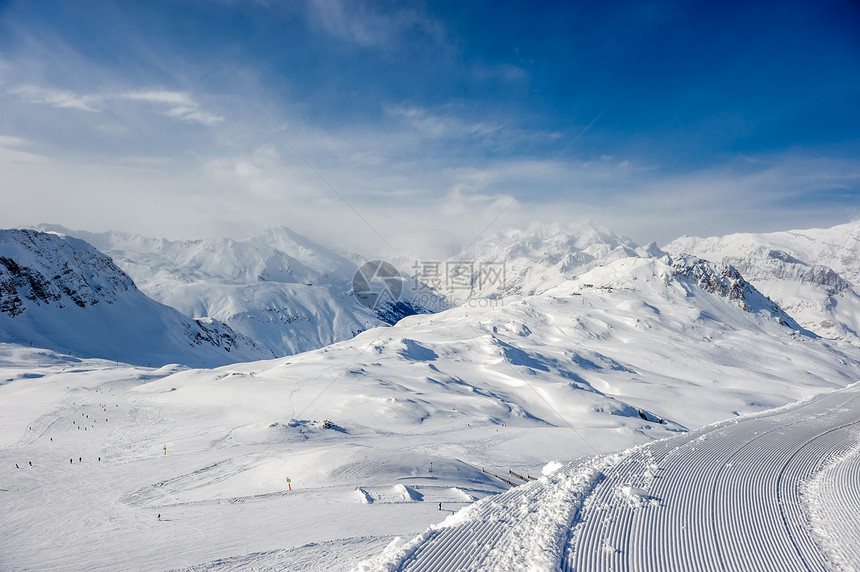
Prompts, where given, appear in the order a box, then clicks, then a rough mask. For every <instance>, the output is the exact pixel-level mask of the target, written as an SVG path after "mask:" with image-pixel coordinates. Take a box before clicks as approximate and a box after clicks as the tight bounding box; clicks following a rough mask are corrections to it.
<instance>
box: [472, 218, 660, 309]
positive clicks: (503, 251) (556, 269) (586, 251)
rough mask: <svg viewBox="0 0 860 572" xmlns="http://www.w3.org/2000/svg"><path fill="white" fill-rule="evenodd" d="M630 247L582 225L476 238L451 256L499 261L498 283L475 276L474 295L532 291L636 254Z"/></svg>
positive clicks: (479, 262) (478, 261)
mask: <svg viewBox="0 0 860 572" xmlns="http://www.w3.org/2000/svg"><path fill="white" fill-rule="evenodd" d="M655 247H656V245H655ZM636 249H637V245H636V244H635V243H633V242H632V241H630V240H627V239H624V238H621V237H619V236H618V235H616V234H614V233H612V232H611V231H609V230H608V229H604V228H601V227H598V226H596V225H591V224H587V225H581V226H576V227H571V228H568V229H565V230H560V229H557V228H551V227H542V228H539V229H536V230H530V231H522V230H509V231H506V232H503V233H499V234H496V235H495V236H492V237H488V238H485V239H483V240H481V241H479V242H478V243H476V244H475V245H473V246H472V247H470V248H468V249H467V250H465V251H464V252H462V253H460V254H459V255H458V256H457V257H456V260H467V261H470V262H472V263H473V264H477V265H479V266H480V265H482V264H501V265H504V275H505V278H504V280H503V281H494V282H493V283H492V284H491V285H489V286H487V285H486V284H485V283H480V275H478V276H476V278H475V284H474V285H473V286H474V289H475V291H476V294H477V295H478V296H489V297H499V296H507V295H510V294H522V295H534V294H541V293H543V292H546V291H547V290H549V289H551V288H553V287H555V286H558V285H559V284H561V283H562V282H564V281H566V280H570V279H573V278H575V277H576V276H577V275H578V274H581V273H584V272H587V271H588V270H590V269H592V268H594V267H596V266H599V265H601V264H606V263H609V262H611V261H613V260H618V259H622V258H627V257H630V256H637V250H636ZM658 250H659V249H658Z"/></svg>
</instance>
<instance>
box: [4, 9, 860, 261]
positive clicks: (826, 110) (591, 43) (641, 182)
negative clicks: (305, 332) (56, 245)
mask: <svg viewBox="0 0 860 572" xmlns="http://www.w3.org/2000/svg"><path fill="white" fill-rule="evenodd" d="M859 29H860V6H858V4H857V3H856V2H851V1H842V2H838V1H835V2H818V3H811V2H738V3H733V2H728V3H726V2H721V3H703V2H652V3H648V2H618V3H591V2H589V3H586V2H560V3H549V2H548V3H533V2H532V3H525V2H523V3H514V2H505V3H497V2H496V3H494V2H477V1H475V2H429V3H422V2H414V3H412V2H379V3H369V2H357V1H356V2H348V1H339V0H319V1H307V2H264V1H260V2H238V1H236V2H232V1H211V2H204V1H179V0H177V1H164V2H140V3H137V2H132V1H123V2H115V3H114V2H73V1H70V2H14V1H13V2H0V174H2V175H0V198H2V203H3V205H4V208H3V209H2V210H0V225H2V226H6V227H8V226H25V225H30V224H37V223H39V222H52V223H59V224H63V225H65V226H69V227H72V228H84V229H87V230H94V231H98V230H107V229H115V230H127V231H131V232H140V233H144V234H155V235H164V236H170V237H183V238H189V237H199V236H209V235H230V236H235V237H242V236H246V235H249V234H253V233H255V232H256V231H258V230H260V229H261V228H263V227H266V226H273V225H278V224H285V225H288V226H291V227H293V228H295V229H296V230H298V231H299V232H303V233H306V234H308V235H310V236H311V237H312V238H315V239H317V240H321V241H322V242H326V243H328V244H332V245H336V246H340V247H341V248H343V249H344V250H359V251H363V252H367V253H371V252H390V251H392V250H395V251H401V252H417V251H418V250H422V252H424V253H429V251H431V250H433V249H437V250H439V251H447V250H448V249H450V248H453V247H454V246H455V245H456V244H457V243H464V242H465V243H467V242H469V241H470V240H472V239H473V238H474V236H475V235H476V234H477V232H478V231H479V230H481V229H483V228H485V227H486V226H487V225H488V224H489V223H490V222H491V221H494V220H496V219H497V217H498V219H497V220H496V222H495V223H493V225H492V226H491V227H490V229H489V230H488V231H487V232H488V233H489V232H492V231H495V230H502V229H504V228H507V227H510V226H517V227H525V226H529V225H533V224H547V225H562V226H563V225H565V224H569V223H572V222H576V221H580V220H586V219H588V220H593V221H595V222H597V223H599V224H603V225H605V226H608V227H609V228H611V229H613V230H614V231H616V232H618V233H620V234H626V235H628V236H630V237H631V238H633V239H634V240H636V241H638V242H642V243H644V242H648V241H650V240H657V241H658V242H665V241H668V240H670V239H672V238H674V237H675V236H678V235H681V234H698V235H703V234H725V233H729V232H737V231H770V230H782V229H787V228H796V227H811V226H830V225H833V224H839V223H842V222H847V221H849V220H852V219H856V218H857V217H858V216H860V33H858V32H857V30H859ZM273 129H274V131H273ZM291 147H292V148H294V149H295V151H297V152H298V154H300V155H301V158H300V157H299V156H298V155H297V154H296V152H294V151H293V149H291ZM305 161H306V162H307V163H309V164H310V165H312V166H313V168H314V169H315V170H316V171H317V172H318V173H319V175H321V177H320V176H318V175H317V173H315V172H314V171H313V170H312V169H311V168H309V167H308V165H307V164H306V162H305ZM323 179H325V181H323ZM340 197H343V198H344V199H345V200H346V201H347V202H348V203H349V205H347V204H345V203H344V202H343V201H342V200H341V198H340ZM351 207H352V208H351ZM353 209H355V210H357V211H358V212H359V213H361V215H362V217H364V219H366V221H367V222H368V223H369V225H370V226H371V227H373V229H370V228H369V227H368V225H367V224H365V222H364V221H363V220H362V219H361V218H360V217H358V216H357V215H356V214H355V212H354V211H353ZM377 233H378V234H377ZM378 235H382V239H380V238H379V236H378ZM428 245H430V246H428Z"/></svg>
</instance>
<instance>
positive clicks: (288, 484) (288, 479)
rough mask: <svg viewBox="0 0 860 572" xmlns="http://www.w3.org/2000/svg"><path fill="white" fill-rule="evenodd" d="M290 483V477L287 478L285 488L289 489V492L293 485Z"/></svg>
mask: <svg viewBox="0 0 860 572" xmlns="http://www.w3.org/2000/svg"><path fill="white" fill-rule="evenodd" d="M292 482H293V481H291V480H290V477H287V486H288V487H290V490H293V485H292V484H290V483H292Z"/></svg>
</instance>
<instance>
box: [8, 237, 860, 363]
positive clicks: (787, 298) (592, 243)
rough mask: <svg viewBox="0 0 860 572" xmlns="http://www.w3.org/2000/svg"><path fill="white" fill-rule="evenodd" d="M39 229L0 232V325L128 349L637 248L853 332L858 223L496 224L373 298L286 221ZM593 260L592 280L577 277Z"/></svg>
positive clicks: (350, 308)
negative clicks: (191, 233) (628, 227)
mask: <svg viewBox="0 0 860 572" xmlns="http://www.w3.org/2000/svg"><path fill="white" fill-rule="evenodd" d="M39 229H40V230H41V231H44V232H37V231H32V230H31V231H24V230H10V231H3V238H2V248H3V250H2V256H0V261H2V267H0V271H2V282H0V294H2V303H0V304H2V305H0V311H2V315H0V317H2V319H3V324H4V327H3V330H2V335H3V339H4V340H6V341H19V342H25V343H33V344H36V345H40V346H43V347H49V348H54V349H66V350H69V351H72V352H82V353H85V354H88V355H94V356H103V357H110V358H111V359H122V360H125V361H131V362H134V363H167V362H168V361H176V362H180V363H186V364H210V365H215V364H221V363H228V362H236V361H246V360H251V359H264V358H270V357H278V356H286V355H292V354H296V353H300V352H304V351H309V350H313V349H317V348H321V347H325V346H328V345H330V344H332V343H336V342H338V341H344V340H348V339H351V338H352V337H354V336H355V335H357V334H358V333H360V332H362V331H365V330H367V329H370V328H374V327H378V326H386V325H391V324H394V323H396V322H398V321H399V320H400V319H402V318H403V317H405V316H408V315H413V314H420V313H428V312H432V311H438V310H444V309H446V308H449V307H450V305H451V304H452V303H457V304H459V303H464V302H468V303H469V304H470V305H472V306H474V305H475V304H477V303H478V302H480V301H483V302H484V303H486V304H489V303H495V304H498V303H502V302H504V301H505V300H508V299H512V298H523V297H530V296H546V295H548V293H549V292H551V291H553V290H554V289H557V288H570V287H575V288H581V289H588V288H598V289H612V288H630V287H631V286H630V284H629V276H627V274H625V272H626V270H624V269H625V268H627V267H628V266H630V265H635V264H638V262H637V261H653V262H652V263H651V264H657V263H658V262H659V265H658V266H659V267H660V268H663V269H664V270H662V271H661V272H662V273H661V280H662V281H663V282H664V284H665V285H666V286H667V287H668V286H669V285H670V283H675V284H690V283H695V284H696V286H697V288H698V289H701V290H703V291H706V292H709V293H711V294H716V295H719V296H722V297H725V298H727V299H728V300H729V301H730V302H731V303H733V304H735V305H737V306H738V307H739V308H740V309H742V310H745V311H747V312H751V313H755V314H757V315H760V316H767V317H769V318H770V319H772V320H774V321H776V322H777V323H779V324H782V325H783V326H786V327H787V328H789V329H791V330H793V331H796V332H802V333H804V334H805V335H817V336H821V337H824V338H830V339H839V340H844V341H847V342H849V343H852V344H855V345H860V335H858V332H860V295H858V288H857V286H856V284H857V282H858V280H860V261H858V254H857V253H858V252H860V222H855V223H852V224H848V225H841V226H838V227H834V228H832V229H818V230H808V231H791V232H783V233H773V234H759V235H731V236H726V237H714V238H706V239H703V238H689V237H683V238H680V239H678V240H676V241H674V242H672V243H670V244H669V245H667V246H666V247H665V250H663V249H660V248H659V247H657V245H656V244H653V243H652V244H650V245H648V246H645V247H640V246H638V245H636V244H635V243H633V242H632V241H630V240H628V239H624V238H622V237H619V236H617V235H615V234H613V233H612V232H611V231H609V230H607V229H603V228H599V227H596V226H590V225H586V226H581V227H577V228H574V229H572V230H570V231H568V232H559V231H553V232H550V231H548V230H546V229H543V230H537V231H508V232H505V233H501V234H498V235H496V236H491V237H488V238H486V239H484V240H482V241H480V242H478V243H476V244H474V245H472V246H471V247H470V248H469V249H467V250H465V251H463V252H462V253H460V254H458V255H457V256H455V257H453V258H452V259H451V260H449V261H442V262H438V263H435V264H434V265H433V267H432V272H433V274H432V275H430V274H429V273H428V274H425V275H421V274H420V272H419V271H418V270H414V272H416V275H415V276H414V278H416V279H418V280H424V281H426V283H427V284H430V285H432V287H433V288H429V287H428V288H425V286H426V285H422V284H419V283H417V282H416V281H415V280H412V279H411V278H410V276H408V275H407V274H405V273H401V274H400V275H399V276H398V277H397V278H398V280H399V283H400V286H401V287H402V288H403V290H402V292H400V291H398V296H397V297H396V298H391V299H386V300H383V299H380V302H379V303H378V304H376V305H375V306H372V307H371V306H369V305H368V304H366V300H362V297H361V296H357V295H356V292H354V290H353V287H354V279H355V277H356V271H357V269H358V268H359V267H360V266H361V265H362V264H364V263H365V262H366V261H365V260H364V259H362V258H360V257H358V256H344V255H341V254H338V253H336V252H334V251H332V250H330V249H327V248H325V247H322V246H320V245H318V244H316V243H314V242H312V241H310V240H309V239H307V238H305V237H303V236H301V235H298V234H296V233H294V232H292V231H291V230H289V229H287V228H284V227H281V228H276V229H269V230H267V231H265V232H264V233H262V234H260V235H259V236H256V237H253V238H250V239H247V240H243V241H236V240H231V239H207V240H194V241H170V240H165V239H158V238H149V237H144V236H139V235H130V234H124V233H118V232H106V233H88V232H82V231H72V230H69V229H66V228H63V227H58V226H50V225H42V226H40V227H39ZM72 236H76V237H78V239H75V238H72ZM81 239H82V240H81ZM83 240H86V241H87V242H88V243H89V244H87V243H86V242H83ZM90 245H92V246H90ZM96 248H98V249H99V250H100V251H101V252H99V251H98V250H96ZM102 253H104V254H106V255H108V256H109V257H108V256H105V255H103V254H102ZM401 263H402V261H401ZM401 265H402V264H401ZM458 265H459V268H458ZM416 268H420V265H416ZM655 268H656V266H655ZM607 269H613V270H612V272H614V274H611V275H607V274H606V272H607ZM485 271H491V272H492V274H486V275H485V274H482V273H483V272H485ZM455 272H456V273H457V274H456V275H454V274H453V273H455ZM595 272H596V273H597V275H599V276H601V280H600V281H598V282H594V283H592V282H589V281H588V280H591V278H588V277H589V276H591V275H592V274H593V273H595ZM132 280H133V281H132ZM135 285H137V287H139V288H140V291H138V289H137V287H136V286H135ZM684 287H685V288H689V286H684ZM434 288H435V289H434ZM697 291H698V290H697ZM428 293H430V294H432V296H430V297H428V296H427V294H428ZM147 296H148V297H149V298H152V300H150V299H149V298H147ZM441 296H444V297H445V298H444V300H443V301H442V302H440V299H441V298H440V297H441ZM431 298H432V300H431ZM431 302H432V303H431ZM159 303H160V304H159ZM120 307H122V308H123V310H122V311H119V310H118V308H120ZM133 332H144V333H143V334H142V335H137V334H134V333H133ZM140 339H143V340H147V342H146V343H141V342H140V341H139V340H140ZM189 352H190V353H189Z"/></svg>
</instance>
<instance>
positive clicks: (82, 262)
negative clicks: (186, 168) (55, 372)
mask: <svg viewBox="0 0 860 572" xmlns="http://www.w3.org/2000/svg"><path fill="white" fill-rule="evenodd" d="M0 341H4V342H14V343H24V344H28V343H29V344H34V345H37V346H39V347H44V348H49V349H54V350H57V351H61V352H69V353H74V354H77V355H83V356H89V357H102V358H108V359H113V360H118V361H125V362H129V363H139V364H165V363H171V362H172V363H184V364H189V365H201V364H206V363H208V364H210V365H220V364H226V363H233V362H236V361H247V360H251V359H262V358H265V357H272V354H271V353H268V352H265V351H264V350H263V349H262V348H260V347H259V346H257V345H256V344H255V343H254V342H253V341H251V340H250V339H248V338H246V337H245V336H242V335H240V334H237V333H236V332H234V331H233V330H232V329H230V328H229V327H228V326H226V325H225V324H222V323H220V322H218V321H216V320H192V319H191V318H188V317H187V316H185V315H183V314H181V313H180V312H178V311H177V310H175V309H173V308H170V307H167V306H164V305H161V304H159V303H157V302H155V301H154V300H151V299H149V298H147V297H146V296H145V295H144V294H143V293H141V292H140V291H139V290H138V289H137V287H136V286H135V284H134V282H133V281H132V280H131V278H130V277H129V276H128V275H127V274H125V273H124V272H123V271H122V270H120V269H119V268H118V267H117V266H116V265H115V264H114V263H113V261H112V260H111V259H110V258H109V257H107V256H106V255H104V254H102V253H101V252H99V251H98V250H96V249H95V248H93V247H92V246H91V245H89V244H87V243H86V242H84V241H83V240H79V239H76V238H71V237H67V236H62V235H59V234H52V233H43V232H38V231H33V230H0Z"/></svg>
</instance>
